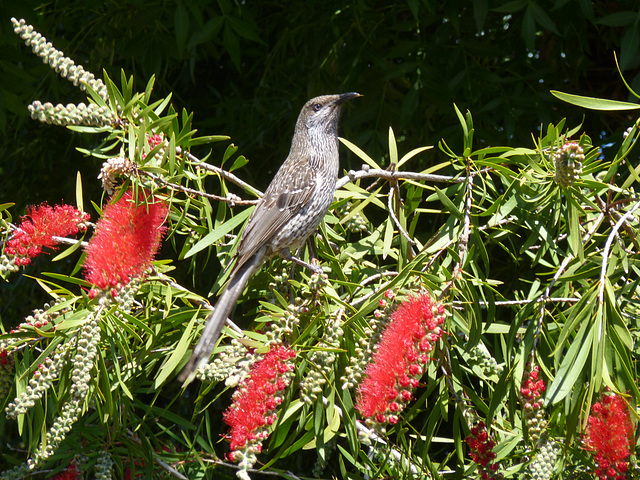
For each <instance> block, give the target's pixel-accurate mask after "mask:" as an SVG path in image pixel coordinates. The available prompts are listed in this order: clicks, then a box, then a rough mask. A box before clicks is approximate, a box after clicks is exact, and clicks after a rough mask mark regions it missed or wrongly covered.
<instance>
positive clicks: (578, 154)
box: [553, 142, 584, 187]
mask: <svg viewBox="0 0 640 480" xmlns="http://www.w3.org/2000/svg"><path fill="white" fill-rule="evenodd" d="M582 162H584V150H583V149H582V147H581V146H580V144H578V143H577V142H566V143H565V144H564V145H563V146H562V147H560V148H559V149H557V150H556V151H555V153H554V154H553V163H554V165H555V169H556V173H555V180H556V183H557V184H558V185H560V186H561V187H568V186H570V185H573V184H574V183H575V181H576V180H578V178H580V174H581V173H582Z"/></svg>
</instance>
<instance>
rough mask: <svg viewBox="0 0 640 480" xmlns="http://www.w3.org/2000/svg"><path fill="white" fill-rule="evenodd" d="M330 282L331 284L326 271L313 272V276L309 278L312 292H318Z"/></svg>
mask: <svg viewBox="0 0 640 480" xmlns="http://www.w3.org/2000/svg"><path fill="white" fill-rule="evenodd" d="M328 284H329V275H327V274H326V273H324V272H322V273H318V272H313V274H312V275H311V278H309V284H308V285H309V289H310V290H311V291H312V292H314V293H317V292H319V291H320V290H321V289H323V288H324V287H326V286H327V285H328Z"/></svg>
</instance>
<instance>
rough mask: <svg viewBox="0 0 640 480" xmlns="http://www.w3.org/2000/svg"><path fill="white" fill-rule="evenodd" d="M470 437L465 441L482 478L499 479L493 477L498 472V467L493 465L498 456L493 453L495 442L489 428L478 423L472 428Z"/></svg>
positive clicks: (488, 479)
mask: <svg viewBox="0 0 640 480" xmlns="http://www.w3.org/2000/svg"><path fill="white" fill-rule="evenodd" d="M470 433H471V434H470V435H469V436H468V437H467V438H465V439H464V441H465V442H466V444H467V445H469V449H470V450H471V451H470V452H469V456H470V457H471V460H473V462H474V463H475V464H476V465H478V470H479V471H480V478H483V479H487V480H494V479H496V478H498V477H496V476H495V475H493V473H495V472H496V471H497V470H498V465H497V464H496V463H493V461H494V460H495V458H496V454H495V452H494V451H493V447H494V446H495V442H494V440H493V439H492V438H491V436H490V435H489V432H488V431H487V426H486V425H485V424H484V422H482V421H481V422H478V423H477V424H476V425H474V426H472V427H471V430H470Z"/></svg>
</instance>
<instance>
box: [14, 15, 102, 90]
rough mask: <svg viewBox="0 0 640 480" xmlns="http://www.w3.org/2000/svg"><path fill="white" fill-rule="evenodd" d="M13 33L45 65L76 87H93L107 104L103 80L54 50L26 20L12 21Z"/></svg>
mask: <svg viewBox="0 0 640 480" xmlns="http://www.w3.org/2000/svg"><path fill="white" fill-rule="evenodd" d="M11 23H12V24H13V31H14V32H15V33H16V34H17V35H19V36H20V38H22V39H23V40H24V41H25V44H26V45H27V46H28V47H31V50H33V53H35V54H36V55H37V56H39V57H40V58H42V61H43V62H44V63H47V64H49V66H50V67H51V68H52V69H54V70H55V71H56V73H57V74H58V75H60V76H61V77H62V78H66V79H67V80H69V81H70V82H71V83H73V84H74V85H75V86H76V87H78V86H79V87H80V88H81V89H83V90H84V89H85V88H86V87H85V85H88V86H89V87H91V88H92V89H93V90H94V91H95V92H96V93H97V94H98V95H100V97H102V98H103V99H104V100H105V102H106V101H108V99H109V95H108V92H107V87H106V85H105V84H104V82H102V80H100V79H97V78H95V75H94V74H93V73H91V72H87V71H86V70H85V69H84V67H83V66H82V65H75V63H74V61H73V60H71V59H70V58H68V57H65V55H64V53H62V52H61V51H60V50H57V49H56V48H54V46H53V45H52V44H51V42H47V39H46V38H45V37H43V36H42V35H40V34H39V33H38V32H36V31H35V30H34V28H33V26H32V25H27V22H26V21H25V20H24V19H22V18H21V19H20V20H16V19H15V18H12V19H11Z"/></svg>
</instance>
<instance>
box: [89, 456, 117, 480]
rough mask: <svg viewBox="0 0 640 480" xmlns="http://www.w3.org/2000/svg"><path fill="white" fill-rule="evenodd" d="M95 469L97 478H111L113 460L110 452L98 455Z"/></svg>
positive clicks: (102, 479) (105, 479)
mask: <svg viewBox="0 0 640 480" xmlns="http://www.w3.org/2000/svg"><path fill="white" fill-rule="evenodd" d="M94 470H95V478H96V480H111V478H112V472H113V460H111V455H110V454H109V452H104V453H102V454H101V455H100V456H99V457H98V461H97V462H96V465H95V467H94Z"/></svg>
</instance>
